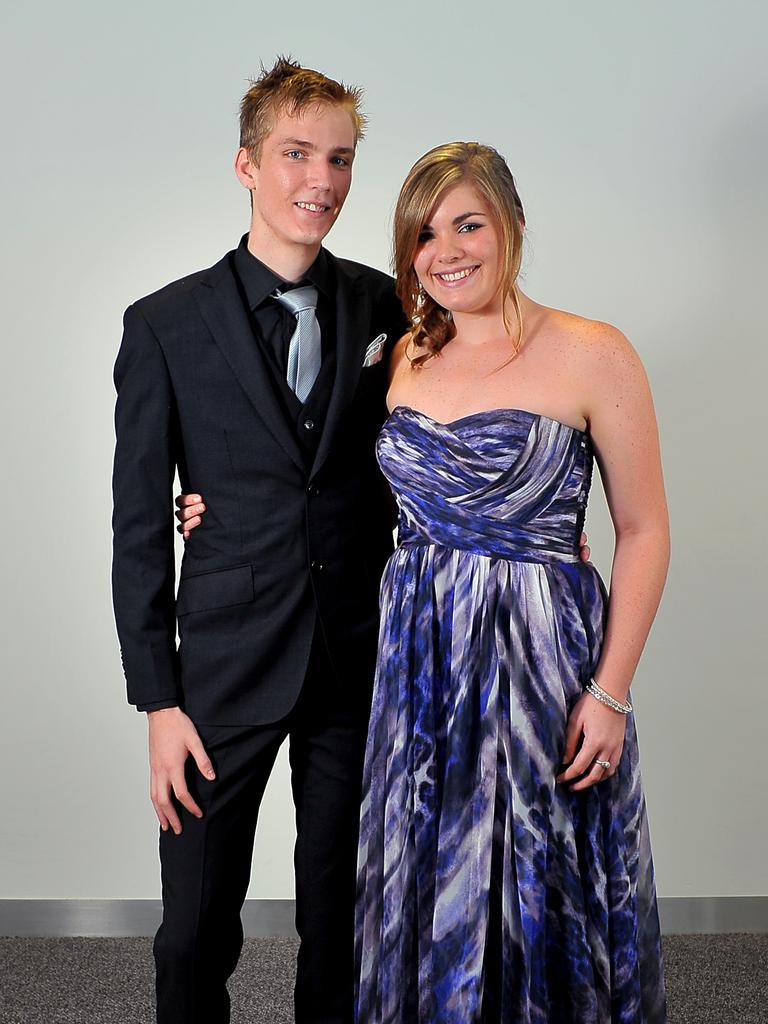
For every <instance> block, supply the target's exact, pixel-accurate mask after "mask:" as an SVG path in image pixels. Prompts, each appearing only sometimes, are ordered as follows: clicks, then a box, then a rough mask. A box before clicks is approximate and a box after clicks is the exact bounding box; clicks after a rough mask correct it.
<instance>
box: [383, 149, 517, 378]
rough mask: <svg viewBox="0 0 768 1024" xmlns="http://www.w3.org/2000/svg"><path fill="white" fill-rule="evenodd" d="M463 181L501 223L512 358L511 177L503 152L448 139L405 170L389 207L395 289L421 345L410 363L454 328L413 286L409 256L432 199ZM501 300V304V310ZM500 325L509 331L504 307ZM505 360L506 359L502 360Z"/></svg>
mask: <svg viewBox="0 0 768 1024" xmlns="http://www.w3.org/2000/svg"><path fill="white" fill-rule="evenodd" d="M460 182H466V183H467V184H470V185H472V186H473V187H474V188H476V189H477V191H478V193H479V194H480V195H481V196H482V197H483V199H484V200H485V201H486V202H487V204H488V206H489V207H490V209H491V213H492V214H493V217H494V219H495V220H496V222H497V224H498V225H499V227H500V229H501V238H502V259H501V281H500V284H501V294H502V296H503V298H504V299H506V298H507V297H508V296H509V297H510V298H511V299H512V303H513V305H514V307H515V313H516V317H517V326H518V332H517V339H516V340H515V341H513V348H514V351H513V354H512V356H510V358H511V359H513V358H514V357H515V356H516V355H517V353H518V351H519V349H520V345H521V344H522V340H523V316H522V310H521V308H520V299H519V296H518V294H517V289H516V287H515V283H516V281H517V275H518V272H519V270H520V261H521V258H522V250H523V228H524V225H525V214H524V212H523V204H522V203H521V202H520V196H519V195H518V193H517V187H516V186H515V180H514V178H513V177H512V174H511V172H510V170H509V168H508V167H507V164H506V162H505V160H504V158H503V157H502V156H501V155H500V154H499V153H497V152H496V150H495V149H492V148H491V147H490V146H483V145H481V144H480V143H479V142H448V143H446V144H445V145H443V146H436V147H435V148H434V149H430V151H429V152H428V153H425V154H424V156H422V157H421V158H420V159H419V160H417V161H416V163H415V164H414V165H413V167H412V168H411V169H410V171H409V172H408V177H407V178H406V179H405V181H404V182H403V187H402V188H401V189H400V195H399V196H398V199H397V206H396V207H395V230H394V253H393V259H392V263H393V268H394V272H395V276H396V278H397V294H398V297H399V299H400V301H401V303H402V305H403V309H404V310H405V315H406V316H407V317H408V319H409V320H410V321H411V324H412V328H411V338H410V343H411V344H413V346H414V347H415V348H417V349H418V348H423V349H425V350H426V351H424V352H423V353H422V354H421V355H419V356H417V357H415V358H413V359H412V360H411V364H412V365H413V366H420V365H422V364H423V363H425V362H426V361H427V360H428V359H431V358H432V356H435V355H437V353H438V352H439V351H440V350H441V349H442V348H443V347H444V346H445V345H447V344H448V342H449V341H450V340H451V338H453V337H454V336H455V334H456V328H455V326H454V324H453V320H452V318H451V315H450V312H449V311H448V310H446V309H444V308H443V307H442V306H441V305H439V304H438V303H437V302H435V300H434V299H433V298H432V297H431V296H430V295H428V294H427V293H426V292H425V291H424V289H423V288H421V287H420V286H419V280H418V277H417V276H416V271H415V270H414V269H413V261H414V259H415V257H416V251H417V249H418V247H419V236H420V235H421V232H422V230H423V229H424V226H425V225H426V224H427V223H428V221H429V217H430V215H431V213H432V211H433V210H434V208H435V206H436V204H437V203H438V202H439V201H440V199H442V197H443V196H444V195H445V193H446V192H447V191H448V189H450V188H452V187H453V186H454V185H458V184H459V183H460ZM503 309H504V305H502V310H503ZM503 317H504V327H505V329H506V330H507V333H511V331H510V325H509V323H508V321H507V317H506V312H503ZM504 365H506V363H505V364H504Z"/></svg>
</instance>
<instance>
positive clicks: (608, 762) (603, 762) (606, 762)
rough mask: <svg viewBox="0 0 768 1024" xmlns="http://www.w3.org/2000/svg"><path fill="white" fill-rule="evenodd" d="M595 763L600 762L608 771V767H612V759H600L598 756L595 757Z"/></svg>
mask: <svg viewBox="0 0 768 1024" xmlns="http://www.w3.org/2000/svg"><path fill="white" fill-rule="evenodd" d="M595 764H599V765H600V767H601V768H605V770H606V771H608V769H609V768H610V767H611V762H610V761H598V759H597V758H595Z"/></svg>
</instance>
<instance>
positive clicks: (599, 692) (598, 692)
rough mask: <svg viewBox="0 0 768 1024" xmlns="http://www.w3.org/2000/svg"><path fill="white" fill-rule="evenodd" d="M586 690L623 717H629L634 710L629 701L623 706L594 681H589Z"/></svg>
mask: <svg viewBox="0 0 768 1024" xmlns="http://www.w3.org/2000/svg"><path fill="white" fill-rule="evenodd" d="M586 689H587V693H591V694H592V696H593V697H594V698H595V699H596V700H599V701H600V702H601V703H602V704H605V705H606V706H607V707H609V708H612V709H613V710H614V711H620V712H621V714H622V715H628V714H629V712H630V711H631V710H632V705H631V704H630V703H629V701H627V703H626V704H622V703H621V702H620V701H618V700H616V698H615V697H612V696H611V695H610V693H606V692H605V690H604V689H603V688H602V686H599V685H598V684H597V683H596V682H595V680H594V679H590V680H589V682H588V683H587V687H586Z"/></svg>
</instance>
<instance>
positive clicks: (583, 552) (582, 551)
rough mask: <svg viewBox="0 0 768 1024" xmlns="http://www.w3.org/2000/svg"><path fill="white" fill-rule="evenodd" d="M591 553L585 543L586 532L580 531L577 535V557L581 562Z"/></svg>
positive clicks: (586, 560)
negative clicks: (578, 535)
mask: <svg viewBox="0 0 768 1024" xmlns="http://www.w3.org/2000/svg"><path fill="white" fill-rule="evenodd" d="M591 554H592V552H591V550H590V548H589V546H588V544H587V535H586V533H582V535H581V536H580V537H579V558H580V559H581V560H582V562H588V561H589V556H590V555H591Z"/></svg>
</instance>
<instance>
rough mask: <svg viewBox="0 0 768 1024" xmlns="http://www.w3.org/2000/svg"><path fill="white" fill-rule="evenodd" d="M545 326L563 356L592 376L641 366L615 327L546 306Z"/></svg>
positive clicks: (634, 352)
mask: <svg viewBox="0 0 768 1024" xmlns="http://www.w3.org/2000/svg"><path fill="white" fill-rule="evenodd" d="M542 326H543V328H544V330H545V332H546V335H547V337H548V338H550V339H551V342H552V343H553V345H555V346H556V347H557V348H558V349H559V350H560V352H561V354H563V355H567V356H568V357H569V360H572V361H573V364H574V365H575V366H580V367H583V368H584V369H585V370H587V371H589V372H590V373H599V374H601V375H603V374H607V375H609V376H610V375H612V374H614V373H616V372H617V371H618V372H620V371H621V369H622V368H624V369H628V368H630V367H635V368H637V367H640V366H641V362H640V357H639V356H638V354H637V352H636V350H635V348H634V346H633V345H632V343H631V342H630V340H629V338H627V336H626V335H625V334H624V332H623V331H621V330H620V329H619V328H618V327H616V326H615V325H614V324H610V323H607V322H606V321H604V320H593V319H590V318H589V317H585V316H579V315H578V314H577V313H571V312H568V311H566V310H563V309H554V308H551V307H547V308H546V313H545V315H544V316H543V318H542Z"/></svg>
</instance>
